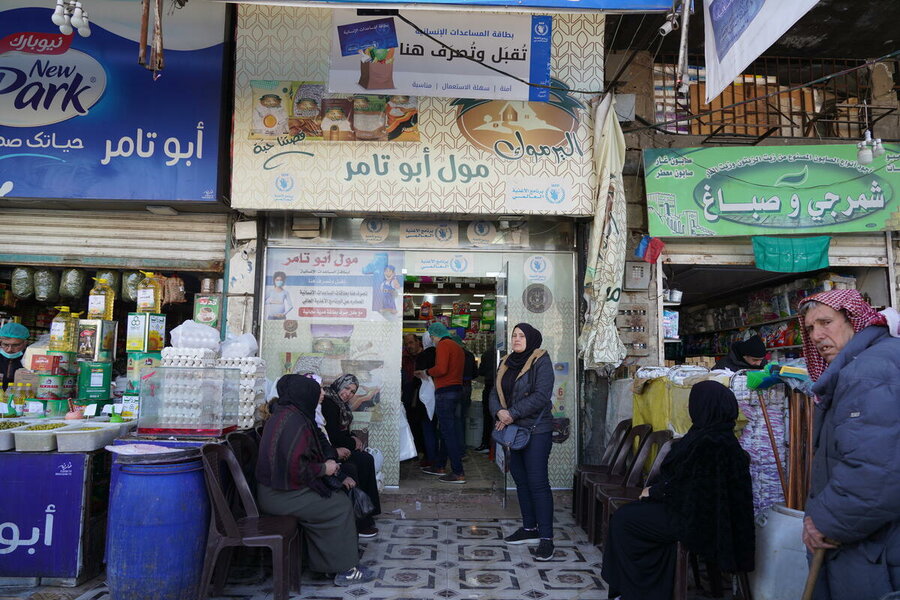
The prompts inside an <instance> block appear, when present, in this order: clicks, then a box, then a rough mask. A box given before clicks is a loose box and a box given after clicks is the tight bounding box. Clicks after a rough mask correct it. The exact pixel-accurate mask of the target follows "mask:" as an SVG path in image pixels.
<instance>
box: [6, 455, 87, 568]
mask: <svg viewBox="0 0 900 600" xmlns="http://www.w3.org/2000/svg"><path fill="white" fill-rule="evenodd" d="M87 457H88V455H86V454H56V453H44V454H33V455H31V454H24V453H21V452H15V453H12V452H7V453H6V454H0V481H3V493H2V494H0V520H2V521H3V522H2V523H0V557H2V558H0V577H75V576H77V575H78V554H79V547H80V543H81V539H80V537H81V536H80V532H81V518H82V497H83V494H84V478H85V461H86V460H87Z"/></svg>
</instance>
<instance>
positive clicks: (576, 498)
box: [572, 419, 631, 523]
mask: <svg viewBox="0 0 900 600" xmlns="http://www.w3.org/2000/svg"><path fill="white" fill-rule="evenodd" d="M629 431H631V419H624V420H622V421H619V423H618V425H616V428H615V429H613V432H612V435H610V436H609V442H608V443H607V444H606V450H604V451H603V456H601V457H600V462H599V463H598V464H596V465H578V467H577V468H576V469H575V474H574V475H573V476H572V516H574V517H575V522H576V523H578V522H580V521H581V513H582V510H583V508H582V502H581V494H580V492H581V487H582V486H583V485H584V477H585V476H586V475H587V474H588V473H607V472H609V469H610V467H611V466H612V463H613V460H615V457H616V456H617V455H618V454H619V450H621V449H622V443H623V442H624V441H625V436H626V435H628V432H629Z"/></svg>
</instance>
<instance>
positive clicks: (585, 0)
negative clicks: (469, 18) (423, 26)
mask: <svg viewBox="0 0 900 600" xmlns="http://www.w3.org/2000/svg"><path fill="white" fill-rule="evenodd" d="M306 4H311V5H314V4H321V5H322V6H334V5H341V4H373V5H379V4H397V0H307V2H306ZM403 4H404V6H406V5H421V6H428V5H437V6H441V5H447V4H457V5H465V7H466V8H472V7H475V6H479V7H491V6H497V7H502V8H506V9H508V8H510V7H518V8H522V9H525V10H531V9H554V8H561V9H564V10H567V11H570V10H614V11H616V12H657V11H667V10H671V9H672V2H671V0H515V2H511V1H510V0H418V1H417V2H404V3H403Z"/></svg>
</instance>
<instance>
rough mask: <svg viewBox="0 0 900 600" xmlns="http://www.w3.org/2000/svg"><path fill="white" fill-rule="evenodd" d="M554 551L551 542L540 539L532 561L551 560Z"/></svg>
mask: <svg viewBox="0 0 900 600" xmlns="http://www.w3.org/2000/svg"><path fill="white" fill-rule="evenodd" d="M554 550H555V548H554V547H553V540H548V539H546V538H541V541H540V543H539V544H538V547H537V548H536V549H535V551H534V560H541V561H545V560H550V559H551V558H553V552H554Z"/></svg>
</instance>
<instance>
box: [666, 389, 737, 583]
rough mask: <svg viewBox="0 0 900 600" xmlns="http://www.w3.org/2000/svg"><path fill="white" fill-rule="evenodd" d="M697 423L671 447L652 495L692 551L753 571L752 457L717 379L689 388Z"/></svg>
mask: <svg viewBox="0 0 900 600" xmlns="http://www.w3.org/2000/svg"><path fill="white" fill-rule="evenodd" d="M688 411H689V412H690V415H691V421H692V422H693V424H692V425H691V428H690V429H689V430H688V432H687V434H686V435H685V436H684V437H682V438H681V439H680V440H677V441H676V442H675V443H674V444H673V445H672V449H671V451H670V452H669V454H668V455H667V456H666V458H665V460H663V463H662V465H661V467H660V475H659V479H658V480H657V481H656V482H653V485H652V487H651V492H650V497H651V498H652V499H654V500H659V501H662V502H664V503H665V504H666V506H667V507H668V509H669V513H670V515H671V518H672V519H673V522H674V523H676V524H677V527H678V530H679V537H678V539H679V540H680V541H681V542H682V543H684V544H685V545H686V546H687V548H688V549H689V550H691V551H692V552H695V553H697V554H701V555H703V556H705V557H707V558H709V559H711V560H715V561H716V562H718V563H719V565H720V567H721V568H722V569H723V570H725V571H728V572H734V571H752V570H753V561H754V552H755V531H754V525H753V492H752V485H751V479H750V459H749V457H748V456H747V453H746V452H744V449H743V448H741V445H740V444H739V443H738V441H737V438H736V437H735V435H734V424H735V421H736V420H737V417H738V405H737V399H736V398H735V396H734V393H733V392H732V391H731V390H730V389H728V388H727V387H725V386H724V385H722V384H721V383H718V382H716V381H703V382H700V383H698V384H696V385H694V387H692V388H691V395H690V398H689V400H688Z"/></svg>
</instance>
